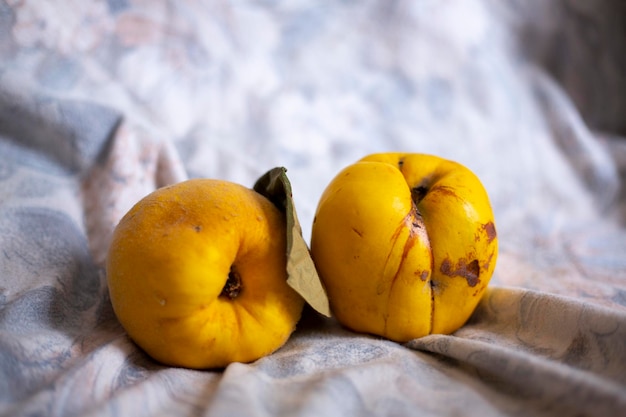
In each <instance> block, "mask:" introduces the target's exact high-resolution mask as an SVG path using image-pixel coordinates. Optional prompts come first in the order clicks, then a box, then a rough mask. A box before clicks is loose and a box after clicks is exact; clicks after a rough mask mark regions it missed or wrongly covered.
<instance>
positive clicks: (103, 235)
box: [0, 0, 626, 417]
mask: <svg viewBox="0 0 626 417" xmlns="http://www.w3.org/2000/svg"><path fill="white" fill-rule="evenodd" d="M625 24H626V9H625V8H624V5H623V3H622V2H621V1H619V0H600V1H595V2H586V1H576V0H554V1H551V2H544V1H540V0H532V1H526V2H516V1H495V0H471V1H461V0H458V1H456V0H455V1H448V2H432V1H421V0H420V1H414V2H387V1H383V0H376V1H374V0H371V1H366V2H350V1H345V2H334V3H319V2H314V1H306V0H303V1H298V2H286V1H285V2H282V1H261V2H237V3H234V2H233V3H228V2H212V1H211V2H200V1H189V2H175V1H154V2H144V1H139V0H108V1H87V2H86V1H67V2H59V4H55V5H54V6H51V5H45V4H44V3H41V2H34V1H21V2H18V1H12V0H0V415H16V416H17V415H19V416H22V415H50V416H78V415H80V416H108V415H110V416H113V415H133V416H144V415H145V416H148V415H150V416H152V415H177V416H204V415H207V416H208V415H210V416H222V415H223V416H229V415H248V416H277V415H289V416H291V415H298V416H321V415H323V416H329V417H330V416H349V415H354V416H369V415H371V416H374V415H375V416H403V415H407V416H408V415H420V416H442V415H464V416H503V415H508V416H526V415H537V416H560V417H562V416H581V415H607V416H608V415H623V414H626V356H625V355H626V256H625V255H624V254H626V228H625V227H624V220H625V219H626V210H624V207H626V205H625V204H624V203H625V202H626V192H625V188H624V175H625V173H626V146H625V145H624V144H625V143H626V141H625V139H624V137H625V136H626V125H625V124H624V123H626V96H625V95H624V94H623V93H622V92H623V91H626V79H625V76H624V74H626V56H625V55H624V54H623V53H622V51H623V50H624V47H625V43H626V38H625V35H624V32H623V28H624V25H625ZM385 151H405V152H424V153H434V154H437V155H440V156H443V157H446V158H450V159H453V160H456V161H458V162H461V163H463V164H465V165H466V166H468V167H469V168H470V169H472V170H473V171H474V172H475V173H476V174H477V175H478V176H479V178H480V179H481V180H482V182H483V183H484V185H485V187H486V188H487V191H488V193H489V196H490V198H491V203H492V205H493V209H494V212H495V216H496V227H497V231H498V237H499V244H500V255H499V258H498V261H497V267H496V271H495V274H494V277H493V279H492V281H491V284H490V288H489V290H488V291H487V293H486V295H485V296H484V298H483V299H482V300H481V302H480V304H479V306H478V308H477V310H476V311H475V313H474V314H473V315H472V317H471V318H470V320H469V321H468V323H467V324H466V325H465V326H463V327H462V328H461V329H459V330H458V331H457V332H455V333H454V334H452V335H430V336H427V337H424V338H420V339H416V340H413V341H410V342H408V343H406V344H398V343H394V342H390V341H387V340H383V339H380V338H377V337H373V336H370V335H363V334H356V333H353V332H351V331H349V330H347V329H344V328H342V327H341V326H340V325H339V324H338V323H337V322H336V321H335V320H333V319H332V318H331V319H327V318H323V317H321V316H319V315H317V314H315V313H314V312H313V311H312V310H310V309H306V310H305V312H304V315H303V318H302V320H301V322H300V323H299V325H298V328H297V330H296V332H295V333H294V334H293V336H292V337H291V338H290V339H289V341H288V342H287V344H286V345H285V346H283V347H282V348H281V349H279V350H278V351H277V352H275V353H273V354H271V355H268V356H267V357H264V358H261V359H259V360H258V361H256V362H253V363H250V364H240V363H235V364H232V365H230V366H228V367H226V368H225V369H223V370H188V369H180V368H173V367H166V366H163V365H161V364H159V363H157V362H155V361H154V360H152V359H151V358H150V357H148V356H147V355H146V354H145V353H143V351H142V350H141V349H139V348H138V347H137V346H136V345H135V344H133V343H132V341H130V339H129V338H128V337H127V335H126V334H125V332H124V330H123V329H122V327H121V326H120V324H119V323H118V321H117V319H116V317H115V315H114V313H113V310H112V307H111V304H110V301H109V298H108V291H107V286H106V272H105V270H104V261H105V258H106V251H107V248H108V244H109V241H110V237H111V233H112V231H113V229H114V227H115V225H116V224H117V222H118V221H119V219H120V218H121V217H122V216H123V215H124V213H125V212H126V211H127V210H128V209H129V208H130V207H131V206H132V205H133V204H134V203H135V202H136V201H138V200H139V199H140V198H141V197H143V196H145V195H146V194H147V193H149V192H150V191H152V190H154V189H156V188H158V187H161V186H164V185H167V184H173V183H176V182H179V181H182V180H184V179H187V178H193V177H211V178H221V179H226V180H230V181H234V182H238V183H241V184H244V185H247V186H250V187H251V186H252V185H253V184H254V182H255V181H256V179H257V178H258V177H259V176H261V175H262V174H263V173H265V172H266V171H268V170H269V169H271V168H273V167H276V166H284V167H286V168H287V170H288V171H287V174H288V176H289V179H290V181H291V183H292V189H293V197H294V202H295V206H296V210H297V212H298V217H299V219H300V223H301V225H302V227H303V234H304V237H305V239H306V240H307V241H308V239H309V237H310V228H311V224H312V220H313V217H314V213H315V209H316V205H317V200H318V199H319V197H320V195H321V193H322V191H323V189H324V187H325V186H326V185H327V184H328V182H329V181H330V180H331V179H332V177H333V176H334V175H335V174H336V173H337V172H338V171H339V170H340V169H341V168H343V167H344V166H346V165H347V164H350V163H352V162H354V161H356V160H357V159H360V158H361V157H362V156H365V155H366V154H368V153H373V152H385Z"/></svg>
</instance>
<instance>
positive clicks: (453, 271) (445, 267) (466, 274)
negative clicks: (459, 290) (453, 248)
mask: <svg viewBox="0 0 626 417" xmlns="http://www.w3.org/2000/svg"><path fill="white" fill-rule="evenodd" d="M439 270H440V271H441V273H442V274H444V275H447V276H449V277H463V278H465V279H466V280H467V285H469V286H470V287H475V286H476V284H478V283H479V282H480V266H479V265H478V259H474V260H472V261H471V262H469V263H468V262H467V260H466V259H465V258H461V259H459V262H458V264H457V265H456V267H454V266H453V264H452V262H451V261H450V260H449V259H444V260H443V262H442V263H441V267H440V268H439Z"/></svg>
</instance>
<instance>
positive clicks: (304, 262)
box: [254, 167, 331, 317]
mask: <svg viewBox="0 0 626 417" xmlns="http://www.w3.org/2000/svg"><path fill="white" fill-rule="evenodd" d="M254 190H255V191H256V192H258V193H259V194H262V195H264V196H265V197H267V198H268V199H269V200H270V201H271V202H272V203H273V204H274V205H275V206H276V207H278V209H279V210H280V211H281V212H283V213H284V214H285V216H286V219H287V284H289V286H290V287H291V288H293V289H294V290H295V291H296V292H297V293H298V294H300V295H301V296H302V298H304V299H305V301H306V302H307V303H308V304H309V305H310V306H311V307H313V309H315V310H316V311H317V312H318V313H320V314H323V315H324V316H326V317H330V315H331V314H330V306H329V303H328V296H327V295H326V291H325V290H324V286H323V285H322V281H321V280H320V278H319V275H317V270H316V269H315V264H314V263H313V259H312V258H311V254H310V252H309V247H308V246H307V244H306V242H305V241H304V238H303V237H302V228H301V227H300V223H299V222H298V216H297V215H296V209H295V205H294V202H293V196H292V192H291V183H290V182H289V179H288V178H287V169H286V168H284V167H277V168H273V169H271V170H269V171H268V172H267V173H265V174H264V175H263V176H262V177H261V178H259V179H258V180H257V182H256V183H255V184H254Z"/></svg>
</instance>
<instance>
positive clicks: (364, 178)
mask: <svg viewBox="0 0 626 417" xmlns="http://www.w3.org/2000/svg"><path fill="white" fill-rule="evenodd" d="M311 256H312V258H313V261H314V262H315V265H316V268H317V270H318V273H319V275H320V279H321V280H322V282H323V284H324V286H325V288H326V291H327V293H328V297H329V301H330V306H331V310H332V312H333V314H334V316H335V317H336V318H337V319H338V320H339V322H341V323H342V324H343V325H345V326H346V327H348V328H350V329H352V330H355V331H357V332H364V333H371V334H376V335H380V336H383V337H386V338H388V339H391V340H395V341H398V342H405V341H408V340H411V339H414V338H417V337H421V336H425V335H428V334H432V333H439V334H449V333H452V332H454V331H456V330H457V329H459V328H460V327H461V326H462V325H463V324H464V323H465V322H466V321H467V320H468V318H469V317H470V315H471V314H472V313H473V311H474V310H475V308H476V306H477V304H478V302H479V301H480V299H481V296H482V295H483V293H484V292H485V289H486V288H487V285H488V283H489V281H490V279H491V277H492V275H493V271H494V268H495V264H496V259H497V256H498V238H497V234H496V227H495V221H494V215H493V211H492V208H491V205H490V202H489V198H488V195H487V192H486V191H485V188H484V187H483V185H482V183H481V182H480V180H479V179H478V177H477V176H476V175H475V174H474V173H473V172H472V171H470V170H469V169H468V168H466V167H464V166H463V165H461V164H458V163H456V162H453V161H449V160H446V159H443V158H440V157H437V156H433V155H425V154H403V153H384V154H374V155H370V156H367V157H365V158H363V159H362V160H360V161H359V162H357V163H355V164H353V165H350V166H348V167H346V168H345V169H343V170H342V171H341V172H340V173H339V174H338V175H337V176H336V177H335V178H334V179H333V180H332V181H331V182H330V184H329V185H328V187H327V188H326V189H325V191H324V192H323V194H322V196H321V198H320V201H319V204H318V207H317V211H316V214H315V220H314V222H313V228H312V235H311Z"/></svg>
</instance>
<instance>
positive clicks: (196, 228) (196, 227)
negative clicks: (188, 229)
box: [193, 225, 202, 233]
mask: <svg viewBox="0 0 626 417" xmlns="http://www.w3.org/2000/svg"><path fill="white" fill-rule="evenodd" d="M193 230H195V231H196V232H197V233H200V231H201V230H202V226H200V225H196V226H194V227H193Z"/></svg>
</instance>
